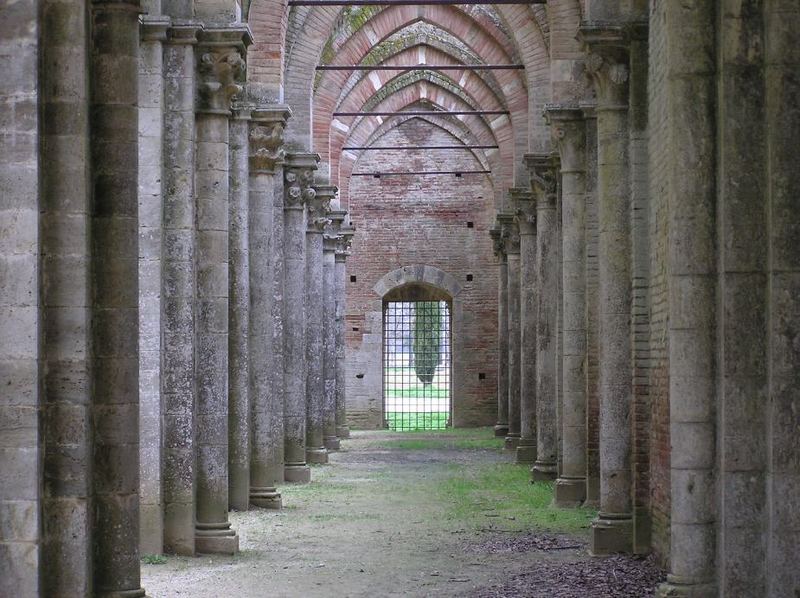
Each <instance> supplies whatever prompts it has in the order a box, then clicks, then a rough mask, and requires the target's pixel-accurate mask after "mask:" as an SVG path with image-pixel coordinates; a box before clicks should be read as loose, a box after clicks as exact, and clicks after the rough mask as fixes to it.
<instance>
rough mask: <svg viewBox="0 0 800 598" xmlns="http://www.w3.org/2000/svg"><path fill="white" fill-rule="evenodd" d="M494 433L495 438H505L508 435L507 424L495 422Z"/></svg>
mask: <svg viewBox="0 0 800 598" xmlns="http://www.w3.org/2000/svg"><path fill="white" fill-rule="evenodd" d="M494 435H495V437H496V438H505V437H506V436H507V435H508V424H495V426H494Z"/></svg>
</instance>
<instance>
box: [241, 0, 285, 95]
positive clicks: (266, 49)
mask: <svg viewBox="0 0 800 598" xmlns="http://www.w3.org/2000/svg"><path fill="white" fill-rule="evenodd" d="M247 12H248V14H247V20H248V24H249V25H250V30H251V31H252V32H253V45H252V46H250V48H249V50H248V53H247V80H248V84H249V86H250V87H251V88H253V89H254V90H255V93H256V95H258V96H260V97H261V98H262V99H264V100H268V101H272V102H281V101H283V75H284V63H285V52H286V33H287V28H288V15H289V6H288V0H252V1H251V3H250V6H249V8H248V11H247Z"/></svg>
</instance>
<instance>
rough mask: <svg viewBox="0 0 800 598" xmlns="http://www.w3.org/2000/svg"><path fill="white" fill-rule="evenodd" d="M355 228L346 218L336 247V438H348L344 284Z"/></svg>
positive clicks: (340, 228) (340, 229)
mask: <svg viewBox="0 0 800 598" xmlns="http://www.w3.org/2000/svg"><path fill="white" fill-rule="evenodd" d="M354 234H355V228H354V227H353V225H352V223H351V222H349V220H348V219H347V216H345V219H344V221H343V223H342V225H341V226H340V227H339V239H338V243H337V245H336V257H335V260H336V436H338V437H339V439H342V438H350V427H349V426H348V425H347V395H346V388H347V385H346V383H345V353H346V346H345V314H346V313H347V310H346V308H347V305H346V296H347V295H346V293H345V284H346V279H347V268H346V262H347V257H348V256H349V255H350V244H351V243H352V241H353V235H354Z"/></svg>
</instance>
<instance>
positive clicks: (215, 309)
mask: <svg viewBox="0 0 800 598" xmlns="http://www.w3.org/2000/svg"><path fill="white" fill-rule="evenodd" d="M198 39H199V46H198V70H199V85H198V88H197V91H198V96H197V116H196V123H195V124H196V142H197V146H196V148H197V149H196V152H195V160H196V163H197V166H196V172H195V177H196V185H197V187H196V189H195V198H196V204H197V218H196V226H197V255H196V271H197V313H196V322H197V331H196V334H197V372H196V380H197V414H196V438H197V452H196V455H195V457H196V463H197V477H196V481H197V489H196V491H197V509H196V524H195V547H196V549H197V551H198V552H206V553H209V552H214V553H223V554H234V553H236V552H237V551H238V549H239V537H238V536H237V535H236V533H235V532H234V531H233V530H232V529H231V527H230V526H231V524H230V522H229V521H228V338H229V336H228V301H229V296H228V241H229V238H228V200H229V194H228V182H229V180H228V176H229V162H228V158H229V155H228V133H229V128H228V120H229V117H230V102H231V98H232V97H233V95H235V94H237V93H239V92H240V91H241V86H240V85H238V84H237V80H239V79H240V78H241V77H242V76H243V75H244V60H243V59H242V56H241V53H242V52H243V51H244V44H245V40H246V39H247V30H246V29H243V28H241V27H226V28H220V29H212V28H208V29H204V30H202V31H201V32H200V33H199V34H198Z"/></svg>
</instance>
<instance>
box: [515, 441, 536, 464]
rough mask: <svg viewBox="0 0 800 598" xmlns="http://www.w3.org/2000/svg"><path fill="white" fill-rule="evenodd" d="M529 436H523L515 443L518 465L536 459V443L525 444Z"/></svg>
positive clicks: (532, 461)
mask: <svg viewBox="0 0 800 598" xmlns="http://www.w3.org/2000/svg"><path fill="white" fill-rule="evenodd" d="M526 442H530V439H529V438H523V439H521V440H520V442H519V444H518V445H517V463H519V464H520V465H532V464H533V463H534V461H536V445H535V444H526Z"/></svg>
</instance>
